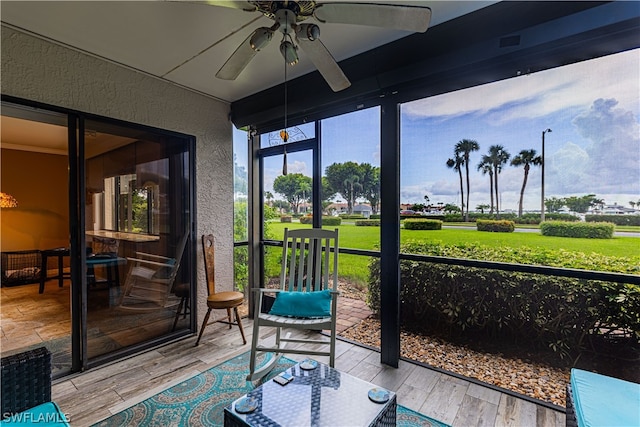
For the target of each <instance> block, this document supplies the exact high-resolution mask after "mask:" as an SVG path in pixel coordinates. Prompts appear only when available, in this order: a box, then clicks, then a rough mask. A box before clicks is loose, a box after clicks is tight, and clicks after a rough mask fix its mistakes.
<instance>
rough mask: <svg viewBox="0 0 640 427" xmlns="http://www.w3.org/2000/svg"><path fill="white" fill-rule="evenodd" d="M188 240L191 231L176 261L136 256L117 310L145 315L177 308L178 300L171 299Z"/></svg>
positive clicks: (138, 253)
mask: <svg viewBox="0 0 640 427" xmlns="http://www.w3.org/2000/svg"><path fill="white" fill-rule="evenodd" d="M188 240H189V232H188V231H187V232H185V234H184V235H183V236H182V237H181V238H180V241H179V242H178V245H177V246H176V249H175V257H173V258H172V257H166V256H161V255H154V254H149V253H144V252H136V257H135V258H133V257H128V258H127V262H128V263H129V272H128V273H127V277H126V279H125V283H124V289H123V291H122V293H121V295H120V301H119V304H118V307H117V308H118V309H121V310H131V311H136V312H141V311H153V310H158V309H161V308H166V307H170V306H172V305H177V304H178V301H177V299H175V300H170V298H169V297H170V296H171V294H172V292H173V288H174V282H175V279H176V275H177V273H178V270H179V269H180V261H181V260H182V255H183V253H184V249H185V247H186V245H187V241H188Z"/></svg>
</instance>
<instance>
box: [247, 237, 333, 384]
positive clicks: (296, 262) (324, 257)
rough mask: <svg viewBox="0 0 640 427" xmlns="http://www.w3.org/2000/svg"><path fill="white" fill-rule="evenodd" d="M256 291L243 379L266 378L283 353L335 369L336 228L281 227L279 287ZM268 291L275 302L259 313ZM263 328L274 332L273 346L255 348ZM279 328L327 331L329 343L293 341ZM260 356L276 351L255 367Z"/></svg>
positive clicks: (304, 340) (323, 338)
mask: <svg viewBox="0 0 640 427" xmlns="http://www.w3.org/2000/svg"><path fill="white" fill-rule="evenodd" d="M331 252H333V255H332V253H331ZM331 257H333V262H332V263H331V262H330V260H331ZM330 278H331V280H329V279H330ZM255 291H256V295H255V296H256V300H255V301H256V302H255V312H254V321H253V338H252V343H251V357H250V362H249V375H248V376H247V380H249V381H254V380H256V379H259V378H262V377H263V376H265V375H266V374H267V373H269V371H270V370H271V369H272V368H273V367H274V366H275V365H276V363H277V362H278V360H279V358H280V356H281V355H282V354H284V353H291V354H307V355H313V356H329V365H330V366H331V367H333V366H334V364H335V354H336V312H337V303H338V230H337V229H336V230H335V231H331V230H322V229H318V228H312V229H300V230H291V231H289V230H288V229H285V230H284V244H283V249H282V270H281V272H280V286H279V288H278V289H256V290H255ZM268 293H275V294H276V299H275V302H274V304H273V307H272V308H271V310H270V311H269V312H268V313H263V312H262V311H263V299H264V294H268ZM263 327H274V328H276V334H275V345H274V346H266V345H259V344H258V341H259V338H260V331H261V328H263ZM283 328H291V329H303V330H314V331H322V330H326V331H329V333H330V335H329V337H328V339H326V338H325V337H322V336H320V337H318V339H315V338H309V339H305V338H297V339H294V338H290V334H287V335H286V336H283V333H282V329H283ZM288 343H295V344H296V346H295V348H293V347H289V348H288V347H287V346H286V345H287V344H288ZM298 344H307V346H306V347H305V346H301V345H298ZM309 346H311V348H309ZM319 348H323V350H321V349H319ZM260 353H275V357H272V358H271V359H270V360H269V361H268V362H266V363H265V364H263V365H262V366H261V367H260V369H256V357H257V356H258V354H260Z"/></svg>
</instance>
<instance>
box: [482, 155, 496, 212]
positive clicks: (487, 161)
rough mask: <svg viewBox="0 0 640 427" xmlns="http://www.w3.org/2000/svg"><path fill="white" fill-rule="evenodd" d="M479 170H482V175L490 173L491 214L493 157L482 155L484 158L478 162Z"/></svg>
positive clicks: (491, 208) (491, 210)
mask: <svg viewBox="0 0 640 427" xmlns="http://www.w3.org/2000/svg"><path fill="white" fill-rule="evenodd" d="M478 170H479V171H480V172H482V175H489V188H490V190H489V192H490V193H491V207H490V209H489V214H490V215H492V214H493V164H492V163H491V158H490V157H489V156H487V155H486V154H485V155H484V156H482V160H481V161H480V163H478Z"/></svg>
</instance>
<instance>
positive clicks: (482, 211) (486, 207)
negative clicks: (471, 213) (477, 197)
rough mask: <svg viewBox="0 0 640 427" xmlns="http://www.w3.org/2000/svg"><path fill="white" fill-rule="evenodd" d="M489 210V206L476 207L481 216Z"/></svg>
mask: <svg viewBox="0 0 640 427" xmlns="http://www.w3.org/2000/svg"><path fill="white" fill-rule="evenodd" d="M489 208H490V206H489V205H487V204H482V205H478V206H476V209H477V210H479V211H480V213H481V214H483V213H484V210H485V209H489Z"/></svg>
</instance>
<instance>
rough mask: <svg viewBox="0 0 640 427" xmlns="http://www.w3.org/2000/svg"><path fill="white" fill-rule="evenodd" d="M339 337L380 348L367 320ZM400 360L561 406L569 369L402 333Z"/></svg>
mask: <svg viewBox="0 0 640 427" xmlns="http://www.w3.org/2000/svg"><path fill="white" fill-rule="evenodd" d="M341 335H342V336H343V337H345V338H347V339H350V340H353V341H356V342H359V343H362V344H366V345H369V346H372V347H377V348H380V322H379V321H378V320H377V319H375V318H374V317H369V318H368V319H366V320H364V321H363V322H361V323H359V324H357V325H355V326H354V327H352V328H350V329H347V330H346V331H344V332H343V333H342V334H341ZM400 346H401V349H400V351H401V356H402V357H406V358H408V359H412V360H416V361H419V362H423V363H426V364H428V365H431V366H434V367H437V368H440V369H444V370H447V371H450V372H454V373H456V374H459V375H463V376H465V377H470V378H476V379H478V380H480V381H482V382H485V383H488V384H493V385H496V386H498V387H502V388H505V389H508V390H512V391H515V392H517V393H520V394H523V395H527V396H531V397H533V398H535V399H538V400H542V401H546V402H550V403H553V404H555V405H558V406H562V407H564V406H565V387H566V385H567V384H568V383H569V374H570V369H569V368H564V369H561V368H554V367H550V366H546V365H544V364H540V363H536V362H532V361H527V360H523V359H519V358H511V357H506V356H504V355H502V354H500V353H489V352H481V351H476V350H472V349H470V348H467V347H466V346H463V345H458V344H451V343H449V342H447V341H444V340H441V339H437V338H432V337H429V336H426V335H421V334H414V333H407V332H402V333H401V336H400Z"/></svg>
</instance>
